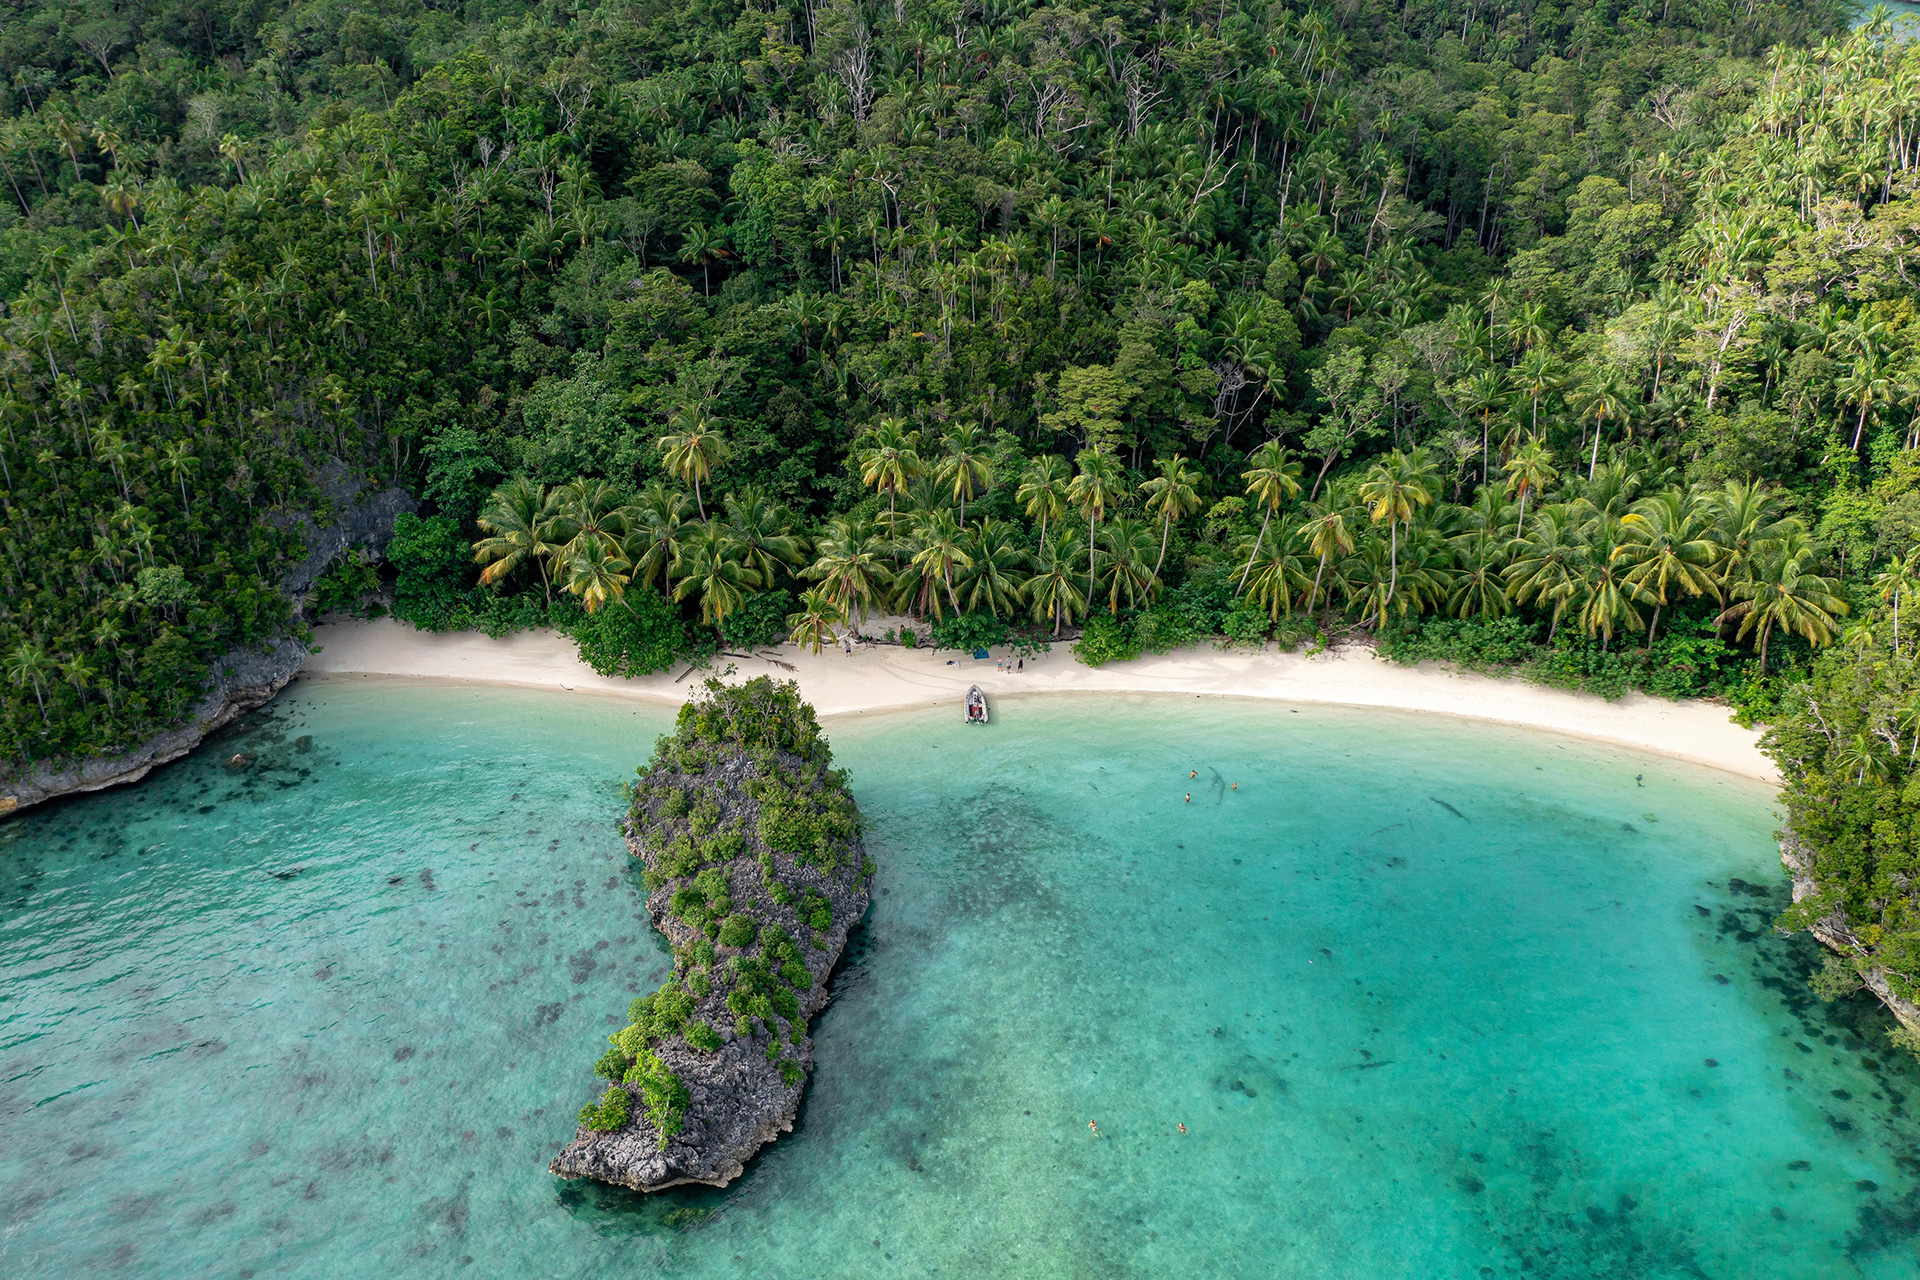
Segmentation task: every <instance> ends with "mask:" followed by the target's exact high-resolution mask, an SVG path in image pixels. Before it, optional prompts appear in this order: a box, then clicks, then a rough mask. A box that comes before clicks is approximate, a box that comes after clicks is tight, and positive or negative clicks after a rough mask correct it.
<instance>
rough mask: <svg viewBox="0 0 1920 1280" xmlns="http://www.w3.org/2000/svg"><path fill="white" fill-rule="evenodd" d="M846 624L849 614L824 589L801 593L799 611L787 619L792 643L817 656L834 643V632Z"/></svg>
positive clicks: (814, 588)
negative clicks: (808, 649) (811, 651)
mask: <svg viewBox="0 0 1920 1280" xmlns="http://www.w3.org/2000/svg"><path fill="white" fill-rule="evenodd" d="M846 620H847V615H846V611H845V610H844V609H842V608H841V607H840V606H839V604H837V603H836V602H835V601H834V599H833V595H832V593H831V592H830V591H828V590H827V588H825V587H811V588H809V589H807V590H806V591H803V592H801V593H800V608H799V610H798V611H797V612H794V613H790V614H788V615H787V628H788V630H789V631H790V632H791V633H792V634H791V635H790V637H789V638H790V639H791V640H792V641H793V642H794V643H795V644H797V645H799V646H801V647H802V648H811V649H812V650H813V651H814V652H815V653H819V652H820V650H821V649H823V648H825V647H826V646H827V645H830V644H832V643H833V641H834V637H833V631H834V628H835V627H838V626H839V625H841V624H842V623H844V622H845V621H846Z"/></svg>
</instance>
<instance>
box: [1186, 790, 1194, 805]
mask: <svg viewBox="0 0 1920 1280" xmlns="http://www.w3.org/2000/svg"><path fill="white" fill-rule="evenodd" d="M1187 803H1188V804H1192V803H1193V792H1191V791H1189V792H1187Z"/></svg>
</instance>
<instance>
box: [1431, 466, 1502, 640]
mask: <svg viewBox="0 0 1920 1280" xmlns="http://www.w3.org/2000/svg"><path fill="white" fill-rule="evenodd" d="M1483 492H1484V491H1483ZM1450 541H1451V543H1452V545H1453V550H1454V571H1453V582H1452V586H1451V588H1450V589H1449V590H1448V592H1447V611H1448V612H1449V613H1451V614H1453V616H1454V617H1456V618H1471V617H1476V616H1478V617H1485V618H1500V617H1504V616H1506V614H1507V613H1508V611H1509V610H1511V609H1512V608H1513V602H1512V601H1511V600H1510V599H1509V598H1508V596H1507V584H1506V578H1505V577H1504V576H1503V573H1502V571H1503V569H1504V568H1505V565H1506V545H1505V542H1506V540H1505V539H1504V538H1503V537H1501V535H1500V534H1499V533H1498V532H1497V531H1496V530H1495V529H1493V528H1491V527H1487V526H1482V527H1480V528H1477V529H1471V530H1468V531H1467V532H1465V533H1462V534H1459V535H1458V536H1456V537H1454V538H1452V539H1450Z"/></svg>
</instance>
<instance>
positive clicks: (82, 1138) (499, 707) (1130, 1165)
mask: <svg viewBox="0 0 1920 1280" xmlns="http://www.w3.org/2000/svg"><path fill="white" fill-rule="evenodd" d="M996 713H997V714H996V722H995V724H994V726H993V727H992V728H991V729H989V730H985V731H982V730H978V729H969V728H967V727H965V726H963V725H962V724H961V723H960V718H959V716H958V714H957V713H955V712H953V711H952V710H951V709H943V710H941V711H939V712H937V713H931V712H930V713H914V714H905V715H893V716H875V717H867V718H856V719H842V720H837V721H833V722H830V724H829V731H830V734H831V736H832V739H833V743H834V747H835V751H836V754H837V755H838V757H839V759H840V761H841V763H843V764H845V765H847V766H848V767H850V768H851V769H852V771H853V777H854V789H855V793H856V795H857V796H858V797H859V799H860V802H861V804H862V806H863V808H864V810H865V812H866V814H867V816H868V818H869V820H870V823H871V831H870V834H869V848H870V850H871V851H872V853H873V854H874V856H875V858H876V860H877V861H878V863H879V867H880V870H879V876H878V881H877V884H878V888H877V894H876V898H875V905H874V908H873V912H872V914H871V916H870V917H869V921H868V923H867V925H866V926H865V928H864V929H862V930H861V931H859V932H857V933H856V935H855V942H854V944H853V946H851V947H850V950H849V956H848V959H847V961H846V963H845V965H844V966H843V968H842V971H841V973H840V975H839V976H838V977H837V978H836V992H837V995H836V1002H835V1004H834V1006H833V1007H832V1008H831V1009H830V1010H829V1011H828V1013H827V1014H825V1015H824V1016H823V1017H822V1018H821V1019H819V1020H818V1022H817V1023H816V1024H815V1034H816V1037H817V1045H818V1048H817V1052H816V1061H817V1064H818V1071H817V1074H816V1078H815V1081H814V1083H813V1085H812V1088H811V1091H810V1093H809V1095H808V1097H807V1100H806V1103H805V1106H804V1108H803V1110H802V1113H801V1122H800V1124H799V1126H798V1127H797V1129H796V1131H795V1132H794V1133H793V1134H792V1135H790V1136H788V1137H786V1138H783V1139H782V1140H781V1141H780V1142H779V1143H777V1144H776V1145H775V1146H774V1147H772V1148H770V1149H769V1150H768V1151H767V1152H766V1153H765V1154H763V1155H762V1156H761V1157H760V1159H758V1160H757V1161H756V1162H754V1164H753V1165H752V1166H751V1167H750V1168H749V1171H748V1173H747V1175H746V1176H745V1177H744V1178H743V1179H741V1180H740V1181H739V1182H737V1183H736V1184H735V1185H734V1186H732V1187H730V1188H727V1189H726V1190H724V1191H713V1190H708V1189H680V1190H676V1191H672V1192H668V1193H664V1194H662V1195H659V1196H655V1197H651V1198H648V1197H640V1196H636V1195H631V1194H629V1193H625V1192H620V1191H615V1190H611V1189H607V1188H601V1187H596V1186H589V1185H586V1184H580V1183H563V1182H559V1181H557V1180H556V1179H554V1178H552V1177H551V1176H549V1175H548V1174H547V1173H546V1171H545V1164H546V1160H547V1159H548V1158H549V1157H550V1155H551V1154H552V1152H553V1151H555V1150H556V1149H557V1148H558V1146H559V1145H560V1143H561V1142H563V1141H564V1140H565V1139H566V1138H567V1137H569V1136H570V1135H571V1132H572V1120H571V1116H572V1113H573V1111H574V1110H575V1109H576V1108H577V1107H578V1106H579V1105H580V1103H581V1102H582V1101H584V1100H586V1098H587V1097H588V1096H589V1095H590V1094H591V1093H592V1091H593V1082H592V1080H591V1078H590V1076H589V1068H590V1065H591V1063H592V1061H593V1059H594V1058H595V1057H596V1056H597V1055H598V1053H599V1051H600V1048H601V1047H603V1045H602V1040H601V1037H602V1036H603V1035H604V1034H605V1033H606V1032H607V1031H608V1030H610V1029H612V1028H613V1026H614V1025H615V1019H616V1017H617V1016H618V1014H619V1013H620V1011H621V1010H622V1009H623V1008H624V1006H625V1004H626V1002H627V1000H628V999H629V998H630V994H629V993H632V992H638V991H644V990H648V989H651V988H652V987H653V986H654V985H656V984H657V983H658V982H659V981H660V979H661V977H662V976H663V975H664V973H665V970H666V968H667V957H666V953H665V950H664V948H663V947H662V946H661V944H660V943H659V942H658V941H657V940H656V939H655V938H654V936H653V935H652V933H651V930H650V929H649V928H648V927H647V926H646V922H645V920H644V918H643V916H642V914H641V911H640V907H639V903H638V900H637V896H636V894H635V891H634V882H633V880H632V879H631V878H630V873H629V870H628V868H627V867H626V866H625V865H624V861H625V858H624V853H623V851H622V849H621V846H620V843H619V840H618V838H617V836H616V834H615V832H614V828H613V819H614V817H615V815H616V814H617V812H618V809H619V806H620V799H619V790H618V789H619V782H620V779H621V778H622V777H624V776H628V775H630V773H631V771H632V769H633V767H634V765H636V764H638V763H639V762H640V761H641V760H642V759H643V758H644V757H645V755H646V754H647V752H648V749H649V747H650V745H651V741H652V738H653V736H654V734H656V733H657V732H659V731H661V730H662V729H664V728H665V727H666V724H667V721H668V715H667V713H666V712H665V711H662V710H656V709H652V708H647V707H636V706H635V705H633V704H630V703H624V702H620V701H615V700H605V699H593V698H587V697H571V698H568V697H561V696H558V695H552V694H536V693H520V692H512V691H503V690H460V689H447V688H415V687H409V686H405V685H399V684H390V683H389V684H383V683H377V682H372V681H368V682H352V683H327V684H318V685H303V686H298V687H296V689H295V690H294V691H292V692H291V693H290V694H288V695H285V696H283V698H282V699H281V701H280V702H279V703H277V704H276V705H275V706H274V707H273V708H272V709H270V711H269V712H267V713H264V714H262V715H260V716H258V717H256V719H255V721H254V722H253V724H252V725H250V726H247V727H245V728H243V729H240V730H237V731H235V732H233V733H231V734H229V735H228V736H226V737H225V738H223V739H222V741H221V742H220V743H218V744H217V745H216V746H215V747H213V748H210V749H209V750H207V751H203V752H202V753H200V754H199V755H197V756H195V757H193V758H192V759H190V760H188V761H186V762H184V763H182V764H181V765H178V766H175V767H173V768H171V769H169V770H167V771H165V772H163V773H162V774H160V775H159V776H158V777H156V778H154V779H152V780H150V781H149V782H147V783H145V784H143V785H142V786H140V787H137V788H132V789H127V790H122V791H119V792H115V793H110V794H107V795H103V796H98V797H92V798H88V799H84V800H81V801H78V802H75V803H70V804H66V805H63V806H58V807H56V808H54V809H52V810H49V811H45V812H39V813H31V814H28V815H24V816H23V817H22V818H20V819H16V820H14V821H12V822H10V823H7V824H5V825H4V826H0V1132H3V1133H4V1134H5V1137H6V1140H5V1142H4V1143H0V1274H7V1275H36V1276H37V1275H62V1276H64V1275H68V1274H72V1273H73V1272H75V1271H76V1270H82V1269H90V1268H100V1269H113V1268H116V1267H118V1268H123V1269H124V1270H125V1271H126V1272H128V1273H130V1274H140V1275H148V1276H167V1277H171V1276H182V1277H184V1276H200V1275H208V1274H224V1275H244V1274H247V1273H249V1272H251V1273H256V1274H259V1275H268V1274H288V1275H314V1276H320V1275H325V1276H349V1277H357V1276H372V1277H385V1276H388V1275H392V1274H406V1275H409V1276H412V1275H450V1274H455V1273H457V1272H460V1271H461V1270H462V1269H463V1268H471V1269H472V1270H473V1271H474V1273H476V1274H487V1275H535V1274H538V1275H578V1276H624V1275H644V1276H690V1277H691V1276H698V1277H702V1278H703V1280H704V1278H707V1277H729V1276H770V1277H771V1276H779V1277H795V1276H828V1275H832V1276H889V1277H891V1276H953V1277H966V1276H983V1275H993V1276H1075V1277H1089V1278H1093V1277H1101V1278H1105V1277H1130V1276H1141V1277H1164V1276H1207V1277H1212V1276H1247V1277H1266V1276H1286V1277H1316V1278H1317V1277H1349V1276H1351V1277H1374V1276H1398V1275H1408V1276H1412V1275H1420V1276H1436V1277H1437V1276H1447V1277H1452V1276H1466V1277H1472V1276H1503V1277H1504V1276H1520V1275H1523V1274H1524V1275H1527V1276H1531V1277H1542V1276H1569V1277H1571V1276H1607V1277H1623V1276H1713V1277H1722V1276H1724V1277H1737V1276H1752V1275H1767V1276H1772V1277H1799V1276H1807V1277H1813V1276H1822V1277H1826V1276H1850V1275H1859V1276H1874V1277H1881V1276H1886V1277H1892V1276H1912V1275H1914V1274H1915V1273H1916V1269H1917V1268H1920V1240H1917V1237H1916V1235H1915V1232H1916V1230H1920V1126H1916V1124H1915V1122H1914V1120H1913V1119H1912V1118H1911V1117H1910V1116H1909V1115H1908V1114H1907V1112H1906V1109H1905V1106H1904V1104H1905V1102H1906V1100H1907V1097H1908V1095H1909V1094H1910V1093H1911V1092H1912V1091H1913V1089H1914V1088H1915V1086H1916V1083H1920V1072H1917V1071H1916V1070H1915V1069H1914V1066H1913V1064H1912V1062H1911V1060H1909V1059H1904V1058H1902V1057H1899V1056H1896V1055H1894V1054H1891V1053H1889V1052H1888V1048H1887V1045H1886V1042H1885V1037H1884V1025H1885V1024H1884V1019H1883V1018H1881V1017H1880V1016H1879V1015H1878V1014H1877V1013H1876V1012H1875V1011H1874V1010H1873V1008H1872V1007H1871V1006H1870V1005H1869V1004H1867V1003H1865V1002H1855V1003H1852V1004H1849V1005H1843V1006H1840V1007H1838V1008H1828V1007H1827V1006H1823V1005H1820V1004H1819V1003H1818V1002H1816V1001H1814V1000H1812V998H1811V996H1810V995H1809V994H1808V993H1807V991H1806V987H1805V975H1806V973H1807V971H1808V969H1809V968H1810V967H1811V965H1812V964H1813V963H1815V959H1814V957H1813V955H1812V953H1811V951H1810V949H1809V947H1808V945H1807V944H1806V943H1805V942H1804V940H1799V941H1789V940H1782V939H1779V938H1776V937H1773V936H1772V935H1770V934H1769V933H1768V932H1767V930H1766V925H1767V922H1768V921H1769V920H1770V919H1771V918H1772V916H1773V915H1774V914H1775V913H1776V912H1777V911H1778V910H1779V909H1780V907H1781V906H1782V905H1783V903H1784V895H1783V893H1782V891H1781V888H1780V884H1779V880H1780V877H1779V874H1778V871H1777V864H1776V863H1775V861H1774V854H1773V850H1772V848H1771V843H1770V839H1769V836H1770V831H1771V828H1772V827H1773V825H1774V824H1775V821H1776V819H1775V817H1774V815H1773V812H1772V809H1771V806H1770V796H1769V793H1768V792H1767V791H1766V790H1765V789H1764V788H1761V787H1759V786H1757V785H1754V784H1749V783H1745V782H1742V781H1739V780H1737V779H1733V778H1730V777H1727V776H1724V775H1720V774H1716V773H1713V772H1711V771H1707V770H1703V769H1697V768H1692V767H1688V766H1684V765H1679V764H1675V763H1671V762H1668V761H1664V760H1658V759H1654V758H1651V757H1645V756H1635V755H1632V754H1629V753H1625V752H1618V751H1612V750H1609V749H1605V748H1601V747H1597V746H1592V745H1588V744H1582V743H1579V742H1575V741H1571V740H1565V739H1558V738H1553V737H1549V736H1544V735H1535V734H1528V733H1524V732H1520V731H1507V730H1501V729H1496V728H1490V727H1487V726H1482V725H1469V724H1465V723H1461V722H1455V721H1449V720H1445V719H1441V718H1433V717H1416V716H1400V715H1392V714H1383V713H1379V712H1359V711H1343V710H1335V709H1326V708H1299V709H1297V710H1296V709H1289V708H1287V707H1285V706H1283V705H1276V704H1262V703H1244V702H1236V701H1232V700H1225V699H1205V700H1199V699H1191V698H1185V699H1181V698H1165V699H1147V698H1133V699H1124V698H1108V699H1100V700H1092V699H1088V700H1070V699H1032V700H1024V701H1013V700H1009V701H1003V702H1002V703H1001V704H999V705H998V706H997V707H996ZM234 752H244V753H247V754H249V755H252V756H253V757H254V758H255V759H254V762H253V764H252V765H251V767H250V768H248V769H246V770H245V771H234V772H229V770H228V769H227V767H226V766H225V765H224V764H223V760H224V759H225V758H226V757H228V756H230V755H231V754H233V753H234ZM1190 769H1191V770H1196V771H1197V777H1195V778H1193V779H1191V780H1189V778H1188V776H1187V774H1188V771H1189V770H1190ZM1234 784H1237V789H1234ZM1188 793H1191V795H1192V800H1191V802H1190V803H1189V802H1187V801H1185V800H1184V799H1183V797H1184V796H1185V795H1187V794H1188ZM1089 1120H1094V1121H1097V1122H1098V1124H1099V1126H1100V1130H1101V1135H1102V1136H1100V1137H1098V1138H1096V1137H1094V1135H1093V1134H1092V1133H1091V1132H1090V1131H1089V1130H1088V1127H1087V1122H1088V1121H1089ZM1180 1123H1184V1124H1185V1125H1186V1126H1187V1129H1188V1132H1187V1133H1186V1134H1184V1135H1182V1134H1180V1133H1179V1132H1178V1130H1177V1129H1176V1125H1177V1124H1180Z"/></svg>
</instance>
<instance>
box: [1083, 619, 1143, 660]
mask: <svg viewBox="0 0 1920 1280" xmlns="http://www.w3.org/2000/svg"><path fill="white" fill-rule="evenodd" d="M1073 656H1074V657H1076V658H1078V659H1080V661H1082V662H1084V663H1086V664H1087V665H1088V666H1090V667H1098V666H1104V665H1105V664H1106V663H1109V662H1127V661H1130V660H1131V659H1134V658H1137V657H1139V656H1140V646H1139V645H1137V644H1135V643H1134V641H1133V637H1132V636H1131V635H1129V634H1128V632H1127V628H1126V627H1125V626H1124V625H1122V623H1121V622H1120V620H1119V619H1118V618H1116V617H1114V616H1113V615H1112V614H1110V613H1096V614H1094V615H1093V616H1092V617H1090V618H1088V619H1087V625H1086V629H1085V630H1083V631H1082V632H1081V633H1080V639H1079V640H1078V641H1076V642H1075V643H1074V646H1073Z"/></svg>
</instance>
